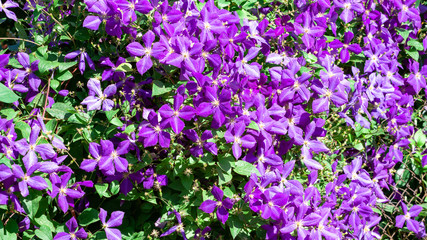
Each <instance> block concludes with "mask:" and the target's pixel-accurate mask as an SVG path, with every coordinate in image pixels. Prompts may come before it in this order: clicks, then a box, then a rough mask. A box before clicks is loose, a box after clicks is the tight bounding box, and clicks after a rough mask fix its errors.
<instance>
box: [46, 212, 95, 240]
mask: <svg viewBox="0 0 427 240" xmlns="http://www.w3.org/2000/svg"><path fill="white" fill-rule="evenodd" d="M65 226H67V228H68V231H69V233H67V232H59V233H58V234H56V235H55V237H54V238H53V240H69V239H71V240H77V238H87V233H86V231H85V230H84V229H83V228H80V229H78V230H77V228H78V227H79V225H78V224H77V221H76V219H75V218H74V217H72V218H70V220H68V221H67V222H66V223H65ZM76 230H77V231H76Z"/></svg>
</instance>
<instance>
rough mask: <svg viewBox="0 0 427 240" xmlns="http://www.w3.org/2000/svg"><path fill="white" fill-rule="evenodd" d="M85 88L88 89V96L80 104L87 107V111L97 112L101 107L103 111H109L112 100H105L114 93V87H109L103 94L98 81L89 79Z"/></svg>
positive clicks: (115, 88) (112, 104)
mask: <svg viewBox="0 0 427 240" xmlns="http://www.w3.org/2000/svg"><path fill="white" fill-rule="evenodd" d="M87 86H88V88H89V96H88V97H86V98H85V99H84V100H83V101H82V102H81V104H83V105H87V110H89V111H91V110H99V109H101V106H102V110H103V111H110V110H111V109H112V108H113V106H114V102H113V100H111V99H107V98H108V97H111V96H113V95H114V94H115V93H116V91H117V87H116V85H114V84H112V85H109V86H108V87H107V88H106V89H105V90H104V92H102V90H101V82H100V81H99V80H98V79H95V78H91V79H89V81H88V82H87Z"/></svg>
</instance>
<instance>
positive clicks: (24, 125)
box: [15, 121, 31, 139]
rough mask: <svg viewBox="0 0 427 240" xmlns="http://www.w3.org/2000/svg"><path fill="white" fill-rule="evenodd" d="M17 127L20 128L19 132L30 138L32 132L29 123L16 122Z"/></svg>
mask: <svg viewBox="0 0 427 240" xmlns="http://www.w3.org/2000/svg"><path fill="white" fill-rule="evenodd" d="M15 129H16V130H18V133H20V134H21V136H22V137H23V138H25V139H29V137H30V133H31V127H30V125H28V123H26V122H23V121H19V122H17V123H15Z"/></svg>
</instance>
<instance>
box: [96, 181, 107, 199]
mask: <svg viewBox="0 0 427 240" xmlns="http://www.w3.org/2000/svg"><path fill="white" fill-rule="evenodd" d="M95 190H96V192H97V193H98V195H99V196H100V197H110V194H109V193H108V192H107V190H108V183H97V184H95Z"/></svg>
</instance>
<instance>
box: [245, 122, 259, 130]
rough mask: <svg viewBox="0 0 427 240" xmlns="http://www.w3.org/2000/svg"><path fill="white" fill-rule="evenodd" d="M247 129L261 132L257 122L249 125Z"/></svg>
mask: <svg viewBox="0 0 427 240" xmlns="http://www.w3.org/2000/svg"><path fill="white" fill-rule="evenodd" d="M247 128H250V129H254V130H257V131H259V126H258V124H257V123H256V122H254V121H251V123H249V125H248V126H247Z"/></svg>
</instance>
